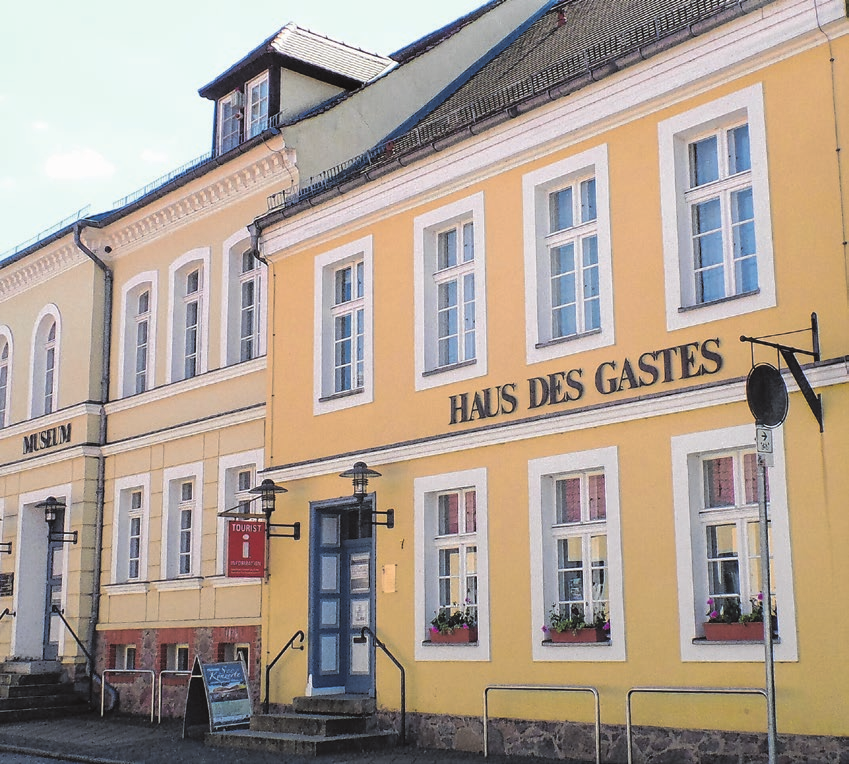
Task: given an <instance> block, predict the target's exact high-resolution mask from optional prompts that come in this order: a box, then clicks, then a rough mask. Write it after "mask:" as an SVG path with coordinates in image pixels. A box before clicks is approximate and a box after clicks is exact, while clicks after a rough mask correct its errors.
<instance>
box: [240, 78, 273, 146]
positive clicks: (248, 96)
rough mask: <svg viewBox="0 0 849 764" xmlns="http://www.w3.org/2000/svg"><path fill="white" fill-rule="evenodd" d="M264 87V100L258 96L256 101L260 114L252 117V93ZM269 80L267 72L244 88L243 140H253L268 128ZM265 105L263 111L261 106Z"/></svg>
mask: <svg viewBox="0 0 849 764" xmlns="http://www.w3.org/2000/svg"><path fill="white" fill-rule="evenodd" d="M263 85H265V98H262V96H261V94H260V98H259V99H257V102H258V103H259V104H260V107H261V108H260V112H259V116H258V117H256V118H255V117H254V92H255V91H256V90H257V89H258V88H261V87H262V86H263ZM269 88H270V85H269V78H268V72H263V73H262V74H260V75H259V76H258V77H254V78H253V79H252V80H251V81H250V82H249V83H248V84H247V85H246V86H245V118H244V120H245V139H248V138H253V137H254V136H255V135H259V134H260V133H261V132H262V131H263V130H265V129H266V128H267V127H268V117H269V114H268V102H269V101H268V99H269V95H270V92H269ZM263 103H264V104H265V107H264V109H263V108H262V104H263Z"/></svg>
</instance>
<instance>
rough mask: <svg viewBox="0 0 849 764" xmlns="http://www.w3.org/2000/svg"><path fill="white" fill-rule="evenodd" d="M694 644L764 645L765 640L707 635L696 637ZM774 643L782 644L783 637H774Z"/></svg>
mask: <svg viewBox="0 0 849 764" xmlns="http://www.w3.org/2000/svg"><path fill="white" fill-rule="evenodd" d="M692 642H693V644H694V645H698V646H704V645H758V646H761V645H763V641H762V640H760V639H707V638H706V637H695V638H694V639H693V640H692ZM772 644H774V645H780V644H781V638H780V637H773V638H772Z"/></svg>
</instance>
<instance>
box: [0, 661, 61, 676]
mask: <svg viewBox="0 0 849 764" xmlns="http://www.w3.org/2000/svg"><path fill="white" fill-rule="evenodd" d="M61 670H62V664H61V663H60V662H59V661H43V660H34V661H3V662H2V663H0V674H33V675H38V674H56V675H57V676H58V675H59V673H60V672H61Z"/></svg>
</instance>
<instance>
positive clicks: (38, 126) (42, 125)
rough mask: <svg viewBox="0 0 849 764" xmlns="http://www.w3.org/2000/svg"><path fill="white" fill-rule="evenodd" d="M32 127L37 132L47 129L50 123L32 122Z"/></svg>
mask: <svg viewBox="0 0 849 764" xmlns="http://www.w3.org/2000/svg"><path fill="white" fill-rule="evenodd" d="M32 129H33V130H38V131H39V132H43V131H45V130H49V129H50V125H48V124H47V123H46V122H33V123H32Z"/></svg>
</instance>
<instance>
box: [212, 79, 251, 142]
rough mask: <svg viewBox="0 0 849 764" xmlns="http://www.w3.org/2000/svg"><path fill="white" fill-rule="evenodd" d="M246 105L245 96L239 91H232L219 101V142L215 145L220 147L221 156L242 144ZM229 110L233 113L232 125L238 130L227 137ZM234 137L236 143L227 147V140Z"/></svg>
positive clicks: (229, 133) (230, 132)
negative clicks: (226, 126) (225, 129)
mask: <svg viewBox="0 0 849 764" xmlns="http://www.w3.org/2000/svg"><path fill="white" fill-rule="evenodd" d="M244 103H245V98H244V94H243V93H242V91H241V90H239V89H236V90H232V91H231V92H229V93H228V94H227V95H226V96H224V97H223V98H219V99H218V136H217V138H218V140H216V142H215V144H216V146H217V147H218V153H219V154H225V153H226V152H228V151H231V150H232V149H234V148H236V146H238V145H239V144H240V143H241V142H242V133H243V127H244V121H245V109H244ZM228 108H229V109H230V110H231V112H232V115H233V116H232V117H231V119H232V120H233V123H232V124H233V125H234V126H235V127H236V130H235V131H233V130H231V131H229V132H228V133H227V134H226V135H225V132H224V128H225V121H226V120H227V117H226V113H227V110H228ZM233 136H235V142H234V143H232V145H227V146H226V147H225V145H224V143H225V139H226V138H231V137H233Z"/></svg>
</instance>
